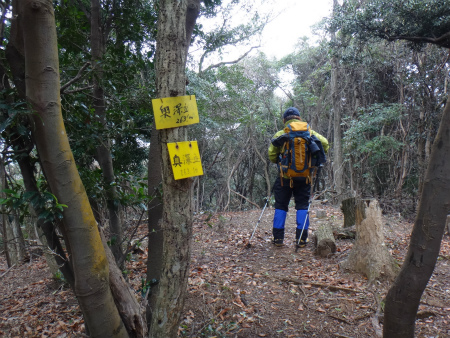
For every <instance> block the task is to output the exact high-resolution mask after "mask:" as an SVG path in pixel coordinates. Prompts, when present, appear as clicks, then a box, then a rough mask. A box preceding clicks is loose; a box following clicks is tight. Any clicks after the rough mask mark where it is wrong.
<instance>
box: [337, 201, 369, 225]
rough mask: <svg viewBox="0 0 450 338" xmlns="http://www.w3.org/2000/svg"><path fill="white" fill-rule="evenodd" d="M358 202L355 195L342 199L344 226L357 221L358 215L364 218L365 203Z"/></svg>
mask: <svg viewBox="0 0 450 338" xmlns="http://www.w3.org/2000/svg"><path fill="white" fill-rule="evenodd" d="M358 202H359V203H357V201H356V198H355V197H351V198H347V199H345V200H343V201H342V204H341V210H342V213H343V214H344V228H348V227H351V226H353V225H355V224H356V223H357V220H356V216H357V215H360V216H359V217H362V218H364V209H365V207H364V204H363V203H361V201H360V200H358ZM358 221H359V223H361V221H362V219H361V218H360V219H359V220H358Z"/></svg>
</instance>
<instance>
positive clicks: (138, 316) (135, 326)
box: [100, 230, 148, 338]
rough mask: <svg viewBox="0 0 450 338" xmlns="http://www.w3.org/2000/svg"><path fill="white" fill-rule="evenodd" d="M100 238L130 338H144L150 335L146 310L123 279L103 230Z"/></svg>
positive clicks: (118, 305) (116, 297)
mask: <svg viewBox="0 0 450 338" xmlns="http://www.w3.org/2000/svg"><path fill="white" fill-rule="evenodd" d="M100 236H101V238H102V243H103V247H104V249H105V252H106V257H107V258H108V262H109V285H110V287H111V292H112V293H113V296H114V301H115V303H116V306H117V308H118V310H119V313H120V316H121V318H122V320H123V323H124V324H125V327H126V328H127V331H128V333H129V334H130V337H135V338H144V337H146V336H147V333H148V332H147V322H146V319H145V308H144V307H142V306H141V305H140V304H139V302H138V300H137V299H136V294H135V292H134V290H133V289H132V288H131V287H130V286H129V285H128V283H127V282H126V281H125V279H124V278H123V275H122V271H121V270H120V269H119V267H118V266H117V264H116V260H115V257H114V254H113V252H112V250H111V249H110V247H109V246H108V243H107V241H106V239H105V236H104V234H103V233H102V231H101V230H100Z"/></svg>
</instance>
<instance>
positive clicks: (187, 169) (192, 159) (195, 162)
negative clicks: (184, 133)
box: [167, 141, 203, 180]
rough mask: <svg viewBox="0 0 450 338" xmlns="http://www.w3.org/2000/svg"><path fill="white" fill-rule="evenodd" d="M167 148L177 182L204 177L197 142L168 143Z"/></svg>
mask: <svg viewBox="0 0 450 338" xmlns="http://www.w3.org/2000/svg"><path fill="white" fill-rule="evenodd" d="M167 148H168V149H169V156H170V164H171V165H172V170H173V176H174V178H175V179H176V180H179V179H182V178H187V177H193V176H201V175H203V168H202V161H201V158H200V152H199V151H198V144H197V141H186V142H176V143H167Z"/></svg>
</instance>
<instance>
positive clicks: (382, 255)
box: [341, 199, 396, 281]
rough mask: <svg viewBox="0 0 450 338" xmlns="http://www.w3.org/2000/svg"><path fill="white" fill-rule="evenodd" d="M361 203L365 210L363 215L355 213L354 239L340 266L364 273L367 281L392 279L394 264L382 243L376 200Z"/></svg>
mask: <svg viewBox="0 0 450 338" xmlns="http://www.w3.org/2000/svg"><path fill="white" fill-rule="evenodd" d="M362 203H363V204H364V206H365V208H364V209H365V210H364V215H361V213H358V214H357V215H356V241H355V244H354V245H353V248H352V251H351V252H350V254H349V255H348V258H347V260H346V261H344V262H343V263H342V264H341V266H342V267H343V268H344V269H349V270H353V271H356V272H361V273H363V274H365V275H366V276H367V278H368V279H369V281H373V280H374V279H377V278H379V277H382V276H383V277H386V278H389V279H393V278H394V277H395V275H396V266H395V262H394V260H393V258H392V257H391V256H390V254H389V251H388V249H387V248H386V246H385V244H384V234H383V220H382V216H381V210H380V208H379V206H378V202H377V200H375V199H373V200H364V201H362ZM356 204H359V202H357V203H356ZM359 209H362V208H359ZM359 209H357V210H359ZM362 217H363V218H362ZM361 218H362V219H361ZM360 219H361V221H359V220H360Z"/></svg>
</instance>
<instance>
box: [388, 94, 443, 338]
mask: <svg viewBox="0 0 450 338" xmlns="http://www.w3.org/2000/svg"><path fill="white" fill-rule="evenodd" d="M449 172H450V105H449V104H448V103H447V105H446V106H445V109H444V113H443V116H442V120H441V123H440V126H439V131H438V133H437V135H436V138H435V140H434V143H433V147H432V152H431V156H430V161H429V165H428V168H427V171H426V175H425V181H424V185H423V190H422V195H421V198H420V203H419V209H418V213H417V217H416V220H415V222H414V228H413V231H412V234H411V239H410V244H409V249H408V253H407V254H406V258H405V260H404V262H403V265H402V267H401V270H400V273H399V275H398V276H397V279H396V280H395V282H394V284H393V285H392V287H391V289H390V290H389V292H388V294H387V296H386V306H385V316H384V328H383V336H384V337H386V338H390V337H405V338H408V337H414V322H415V318H416V313H417V309H418V307H419V302H420V298H421V297H422V293H423V291H424V290H425V287H426V285H427V283H428V280H429V279H430V277H431V275H432V273H433V270H434V267H435V265H436V260H437V257H438V255H439V250H440V244H441V241H442V236H443V234H444V229H445V224H446V219H447V215H448V214H449V211H450V194H449V193H448V191H449V189H450V177H449V175H448V173H449Z"/></svg>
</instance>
